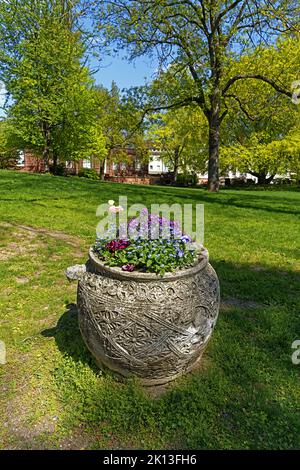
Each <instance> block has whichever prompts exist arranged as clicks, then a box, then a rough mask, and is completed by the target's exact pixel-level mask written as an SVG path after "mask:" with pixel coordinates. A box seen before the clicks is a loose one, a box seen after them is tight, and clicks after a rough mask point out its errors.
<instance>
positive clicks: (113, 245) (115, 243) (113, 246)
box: [106, 240, 130, 253]
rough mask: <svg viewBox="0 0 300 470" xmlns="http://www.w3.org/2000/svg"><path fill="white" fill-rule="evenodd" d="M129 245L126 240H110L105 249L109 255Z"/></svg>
mask: <svg viewBox="0 0 300 470" xmlns="http://www.w3.org/2000/svg"><path fill="white" fill-rule="evenodd" d="M129 244H130V242H129V241H128V240H112V241H111V242H109V243H107V244H106V248H107V249H108V250H109V251H110V252H111V253H114V252H115V251H117V250H124V248H127V247H128V245H129Z"/></svg>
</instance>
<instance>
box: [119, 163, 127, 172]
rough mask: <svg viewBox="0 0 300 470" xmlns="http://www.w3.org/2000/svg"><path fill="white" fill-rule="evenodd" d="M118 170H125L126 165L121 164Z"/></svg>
mask: <svg viewBox="0 0 300 470" xmlns="http://www.w3.org/2000/svg"><path fill="white" fill-rule="evenodd" d="M120 168H121V170H122V171H125V170H126V163H121V165H120Z"/></svg>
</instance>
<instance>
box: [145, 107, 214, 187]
mask: <svg viewBox="0 0 300 470" xmlns="http://www.w3.org/2000/svg"><path fill="white" fill-rule="evenodd" d="M153 118H155V120H154V123H153V125H152V126H151V128H150V132H149V134H148V135H149V138H150V139H151V140H152V141H154V142H155V144H156V145H157V147H158V148H159V149H160V150H161V152H162V153H161V155H162V158H163V160H164V162H165V163H166V165H167V166H168V167H169V168H172V170H173V183H176V181H177V175H178V173H179V172H180V171H181V172H182V173H188V172H189V171H193V172H204V171H205V168H206V161H207V145H206V142H207V125H206V122H205V120H204V117H203V115H202V113H201V111H200V110H199V108H198V107H196V106H193V107H192V106H191V107H189V108H180V109H169V110H168V111H167V112H164V113H160V114H159V115H157V116H153Z"/></svg>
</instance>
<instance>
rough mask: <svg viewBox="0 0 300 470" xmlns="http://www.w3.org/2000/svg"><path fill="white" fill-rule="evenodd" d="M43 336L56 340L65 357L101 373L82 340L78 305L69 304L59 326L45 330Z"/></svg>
mask: <svg viewBox="0 0 300 470" xmlns="http://www.w3.org/2000/svg"><path fill="white" fill-rule="evenodd" d="M41 334H42V336H44V337H46V338H54V339H55V342H56V344H57V347H58V349H59V350H60V351H61V352H62V353H63V354H64V355H68V356H70V357H72V358H73V360H74V361H75V362H81V363H83V364H87V365H89V366H90V367H91V369H92V370H93V371H94V372H98V371H99V367H98V366H97V365H96V363H95V361H94V359H93V357H92V355H91V354H90V352H89V350H88V349H87V347H86V345H85V343H84V341H83V339H82V336H81V333H80V329H79V326H78V311H77V306H76V304H73V303H71V304H67V305H66V311H65V312H64V314H63V315H62V316H61V317H60V319H59V320H58V322H57V325H56V326H55V327H54V328H49V329H46V330H43V331H42V332H41Z"/></svg>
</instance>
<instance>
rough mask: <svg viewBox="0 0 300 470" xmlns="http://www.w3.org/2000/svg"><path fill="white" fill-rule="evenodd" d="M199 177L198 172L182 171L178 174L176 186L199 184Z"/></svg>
mask: <svg viewBox="0 0 300 470" xmlns="http://www.w3.org/2000/svg"><path fill="white" fill-rule="evenodd" d="M197 183H198V177H197V175H196V173H180V174H179V175H177V181H176V184H175V185H176V186H197Z"/></svg>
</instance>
